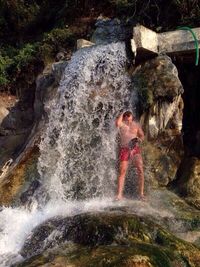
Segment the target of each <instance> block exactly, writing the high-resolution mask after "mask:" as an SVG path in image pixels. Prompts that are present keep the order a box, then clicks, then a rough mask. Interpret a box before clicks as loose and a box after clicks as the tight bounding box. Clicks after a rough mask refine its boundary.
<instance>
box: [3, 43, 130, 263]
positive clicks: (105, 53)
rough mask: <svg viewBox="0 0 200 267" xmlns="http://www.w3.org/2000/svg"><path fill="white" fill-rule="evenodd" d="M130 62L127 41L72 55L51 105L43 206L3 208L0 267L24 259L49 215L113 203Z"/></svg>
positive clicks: (127, 105)
mask: <svg viewBox="0 0 200 267" xmlns="http://www.w3.org/2000/svg"><path fill="white" fill-rule="evenodd" d="M126 64H127V57H126V51H125V44H123V43H115V44H109V45H104V46H97V47H91V48H86V49H81V50H79V51H77V52H76V53H75V54H74V56H73V57H72V59H71V61H70V62H69V64H68V66H67V67H66V69H65V72H64V75H63V78H62V81H61V84H60V87H59V89H58V93H59V98H58V99H54V100H53V101H52V102H51V103H49V106H48V107H47V108H48V109H49V110H51V113H50V115H49V122H48V124H47V129H46V131H45V132H44V134H43V136H42V141H41V144H40V152H41V156H40V158H39V163H38V170H39V173H40V175H41V183H42V186H41V190H38V193H37V197H36V199H37V200H36V199H35V201H36V202H38V208H37V206H35V207H34V205H33V206H32V210H28V209H26V208H23V207H16V208H11V207H8V208H3V210H2V211H1V212H0V266H2V267H3V266H6V267H7V266H10V264H11V263H13V262H15V261H17V260H20V258H21V257H20V254H19V252H20V249H21V248H22V246H23V244H24V241H25V239H26V238H27V237H28V236H29V234H30V232H31V230H32V229H33V228H35V227H36V226H38V225H39V224H41V223H42V222H44V221H45V220H47V219H49V218H51V217H53V216H57V215H64V216H68V215H69V216H70V215H74V214H79V213H81V212H85V211H93V210H95V211H97V210H100V209H102V208H105V207H107V206H109V205H110V204H111V199H110V198H108V197H111V196H113V195H114V191H115V186H116V176H117V173H116V147H117V145H116V134H117V132H116V129H115V125H114V118H115V117H116V115H118V114H119V111H120V110H124V109H128V108H130V107H131V104H130V103H131V101H130V99H131V98H134V97H133V93H132V95H131V94H130V90H129V86H130V79H129V77H128V75H127V73H126ZM99 197H100V198H99ZM102 197H104V199H105V200H102ZM77 199H85V201H77ZM100 199H101V200H100ZM34 203H35V202H33V204H34Z"/></svg>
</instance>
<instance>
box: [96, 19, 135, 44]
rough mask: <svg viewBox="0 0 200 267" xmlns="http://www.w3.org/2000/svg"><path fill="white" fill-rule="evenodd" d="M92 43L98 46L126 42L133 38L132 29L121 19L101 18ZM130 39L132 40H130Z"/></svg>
mask: <svg viewBox="0 0 200 267" xmlns="http://www.w3.org/2000/svg"><path fill="white" fill-rule="evenodd" d="M95 26H96V30H95V32H94V33H93V35H92V38H91V41H92V42H94V43H95V44H96V45H100V44H108V43H112V42H119V41H125V40H126V39H128V38H129V37H130V36H131V28H130V27H128V26H127V24H125V23H123V22H121V21H120V20H119V19H116V18H115V19H110V18H104V17H101V16H100V17H99V18H98V19H97V22H96V24H95ZM129 39H130V38H129Z"/></svg>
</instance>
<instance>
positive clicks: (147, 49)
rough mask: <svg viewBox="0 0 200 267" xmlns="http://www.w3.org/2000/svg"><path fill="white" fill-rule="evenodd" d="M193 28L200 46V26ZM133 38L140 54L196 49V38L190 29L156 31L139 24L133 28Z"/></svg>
mask: <svg viewBox="0 0 200 267" xmlns="http://www.w3.org/2000/svg"><path fill="white" fill-rule="evenodd" d="M192 30H193V32H195V34H196V37H197V40H198V46H199V42H200V28H193V29H192ZM133 40H134V41H135V43H136V46H137V51H138V53H139V54H140V55H142V54H144V53H147V54H152V53H153V54H161V53H166V54H174V53H176V54H178V53H185V52H194V51H195V44H194V38H193V36H192V34H191V32H190V31H188V30H175V31H169V32H163V33H156V32H154V31H152V30H150V29H148V28H146V27H144V26H142V25H137V26H136V27H134V28H133ZM199 47H200V46H199Z"/></svg>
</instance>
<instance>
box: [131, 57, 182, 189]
mask: <svg viewBox="0 0 200 267" xmlns="http://www.w3.org/2000/svg"><path fill="white" fill-rule="evenodd" d="M133 87H134V90H136V91H137V94H138V100H137V107H138V112H139V115H140V122H141V124H142V128H143V129H144V132H145V136H146V139H147V140H146V142H145V143H144V145H143V152H144V158H145V168H146V177H147V179H149V180H150V181H151V185H152V184H153V185H156V184H158V185H162V186H163V185H167V184H168V183H169V182H170V181H171V180H173V179H174V178H175V176H176V172H177V169H178V166H179V164H180V162H181V159H182V157H183V144H182V138H181V129H182V117H183V100H182V97H181V94H182V93H183V87H182V84H181V82H180V80H179V78H178V71H177V69H176V67H175V65H174V64H173V63H172V61H171V59H170V58H169V57H168V56H164V55H162V56H158V57H156V58H154V59H151V60H149V61H147V62H145V63H144V64H142V65H140V66H138V67H137V68H136V69H135V71H134V73H133Z"/></svg>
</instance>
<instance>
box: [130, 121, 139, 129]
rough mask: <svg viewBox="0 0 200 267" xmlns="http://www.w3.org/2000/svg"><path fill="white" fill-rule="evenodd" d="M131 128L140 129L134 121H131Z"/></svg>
mask: <svg viewBox="0 0 200 267" xmlns="http://www.w3.org/2000/svg"><path fill="white" fill-rule="evenodd" d="M132 127H134V128H137V129H140V128H141V126H140V124H139V122H136V121H133V122H132Z"/></svg>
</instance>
